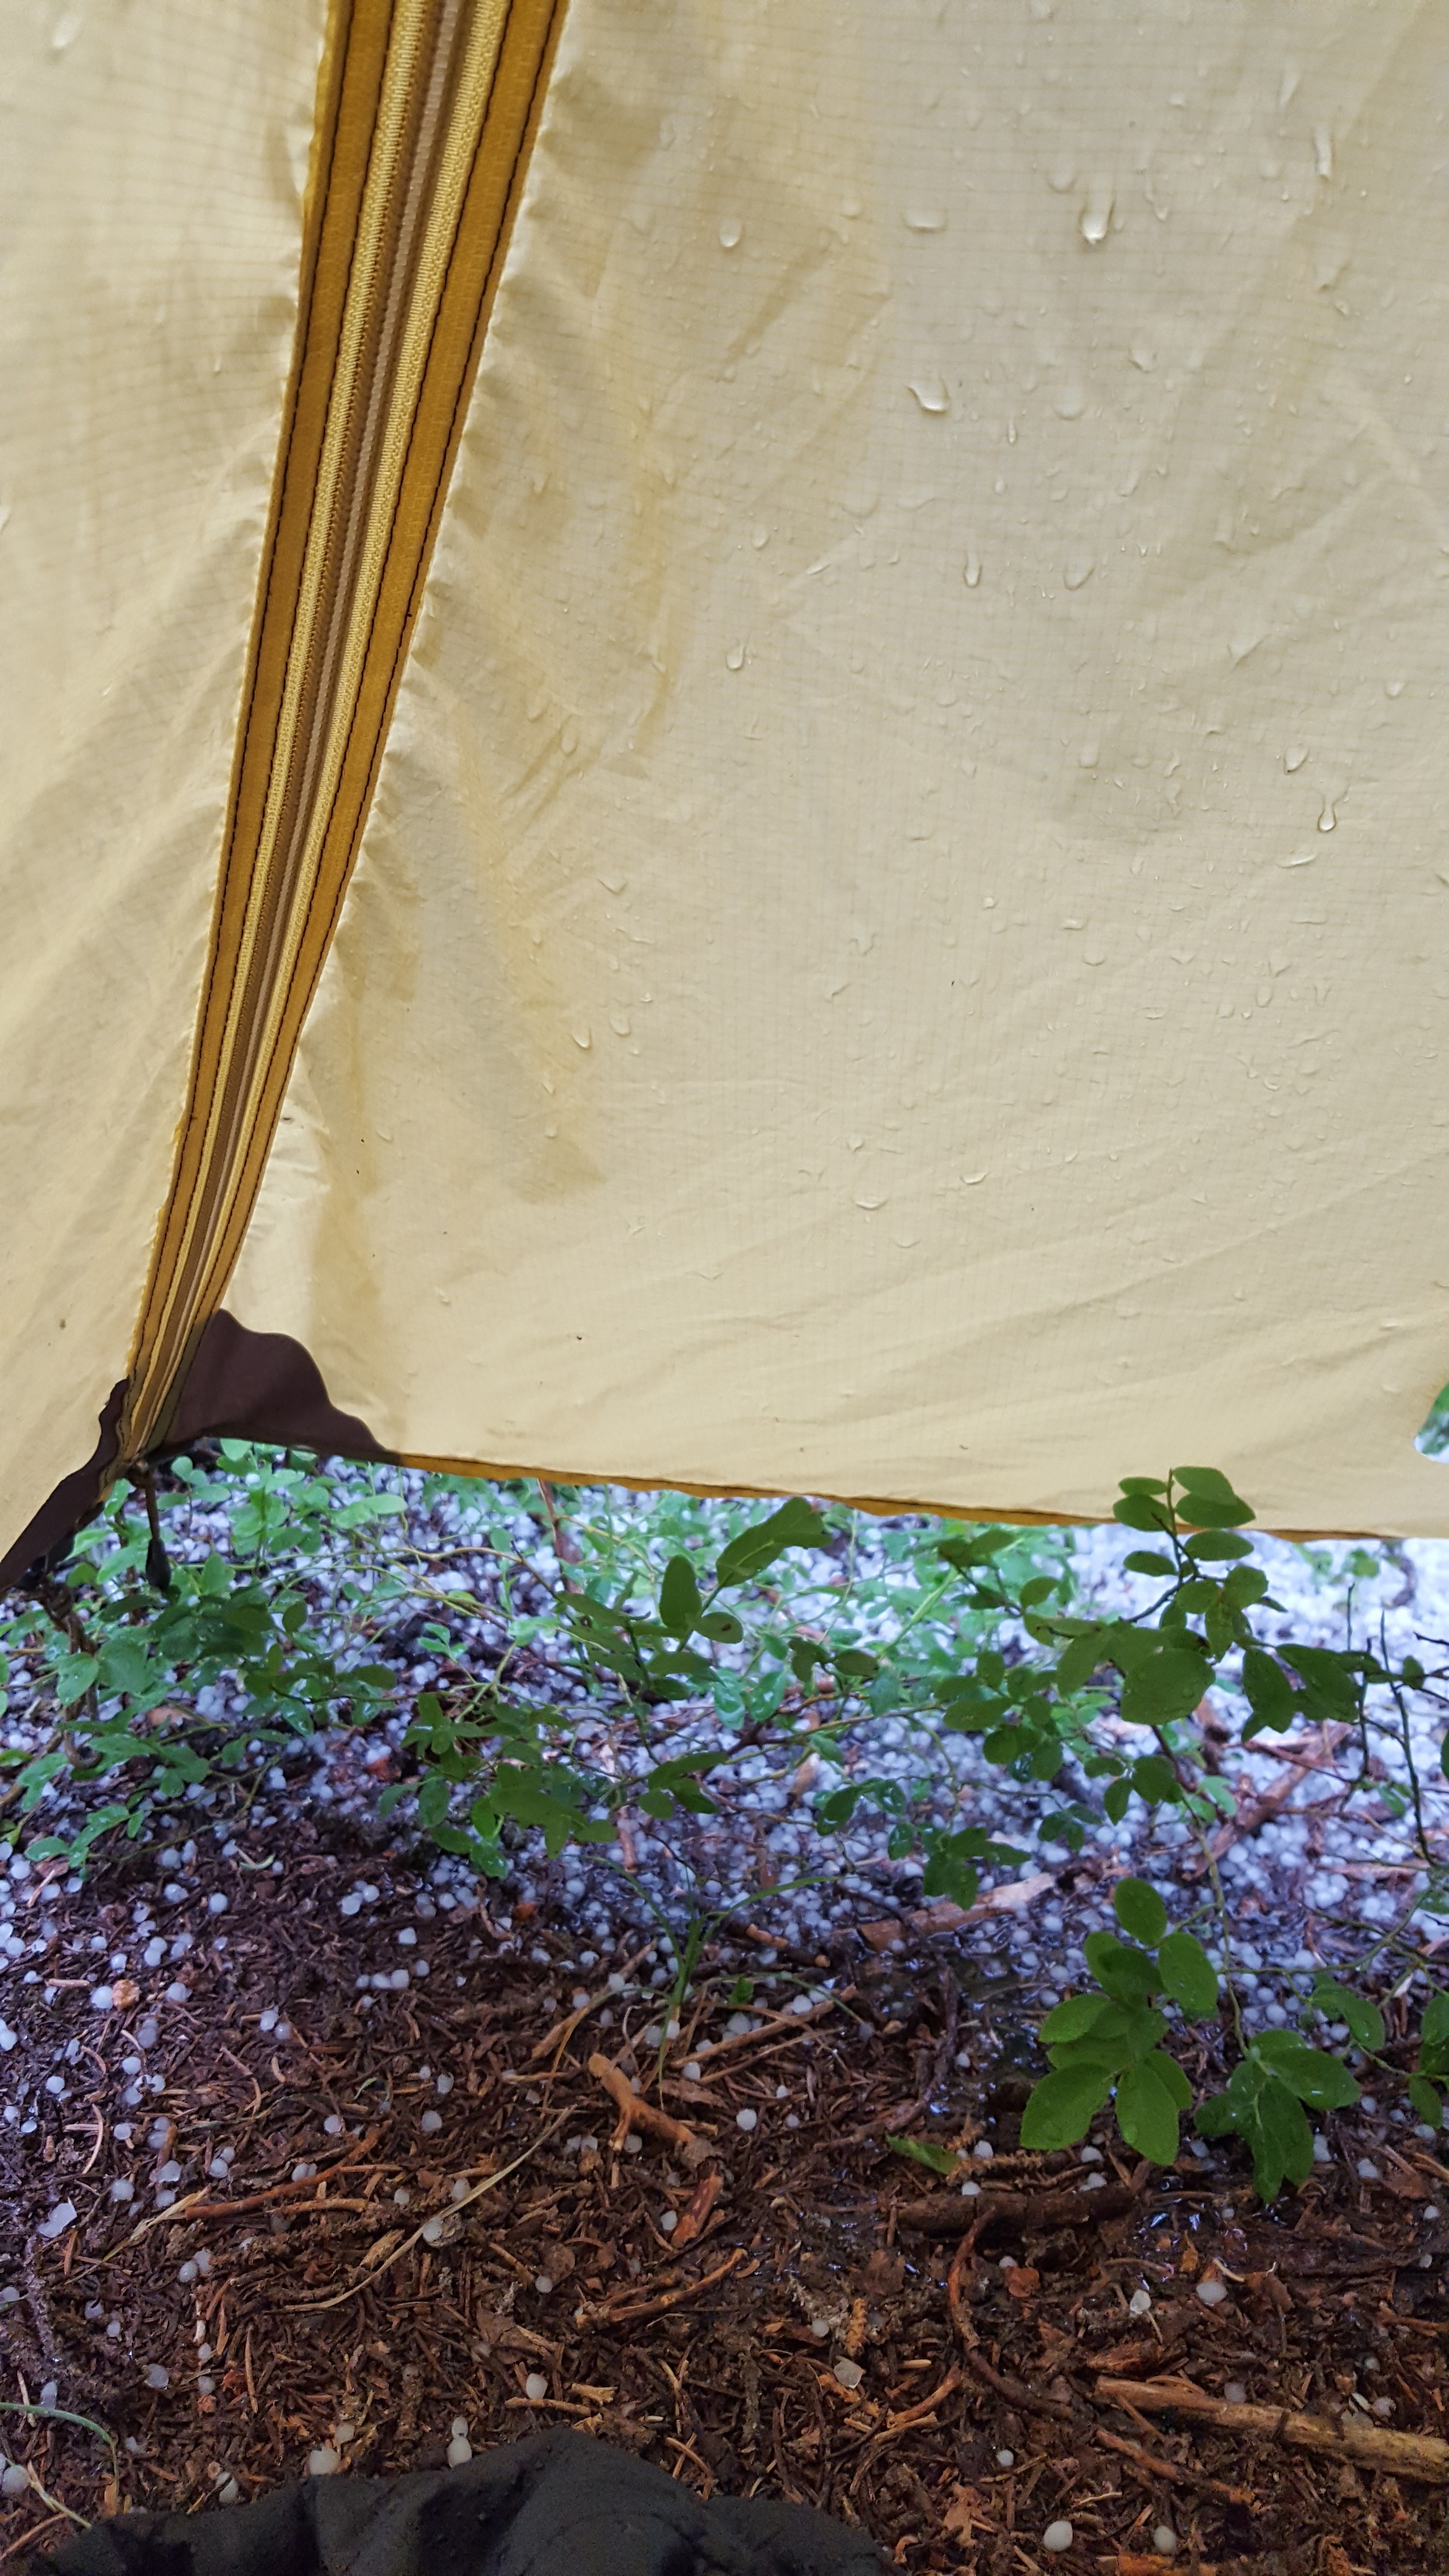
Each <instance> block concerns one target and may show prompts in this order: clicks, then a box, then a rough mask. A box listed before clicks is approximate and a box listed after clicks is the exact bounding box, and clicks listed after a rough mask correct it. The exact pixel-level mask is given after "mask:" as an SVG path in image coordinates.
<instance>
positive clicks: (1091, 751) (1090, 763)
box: [1077, 742, 1102, 769]
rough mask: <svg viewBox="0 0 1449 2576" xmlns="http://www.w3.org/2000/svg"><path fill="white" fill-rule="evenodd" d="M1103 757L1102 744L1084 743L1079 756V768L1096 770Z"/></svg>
mask: <svg viewBox="0 0 1449 2576" xmlns="http://www.w3.org/2000/svg"><path fill="white" fill-rule="evenodd" d="M1101 757H1102V746H1101V744H1100V743H1098V742H1084V743H1083V745H1082V748H1081V750H1080V751H1079V752H1078V754H1077V767H1078V768H1079V769H1095V768H1096V766H1097V763H1098V761H1099V760H1100V759H1101Z"/></svg>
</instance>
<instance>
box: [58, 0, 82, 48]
mask: <svg viewBox="0 0 1449 2576" xmlns="http://www.w3.org/2000/svg"><path fill="white" fill-rule="evenodd" d="M80 31H81V13H80V11H79V9H67V10H66V11H65V13H64V15H63V16H62V17H59V18H57V20H56V22H55V26H54V29H53V30H52V33H51V39H50V49H51V52H52V53H55V54H63V53H64V52H65V50H66V48H67V46H69V45H73V44H74V43H75V40H76V38H77V36H78V35H79V34H80Z"/></svg>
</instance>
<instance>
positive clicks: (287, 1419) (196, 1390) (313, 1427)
mask: <svg viewBox="0 0 1449 2576" xmlns="http://www.w3.org/2000/svg"><path fill="white" fill-rule="evenodd" d="M207 1434H212V1435H214V1436H218V1437H220V1438H222V1439H226V1440H274V1441H276V1442H277V1443H278V1444H279V1445H281V1446H283V1447H291V1448H297V1449H316V1450H318V1451H320V1452H321V1454H322V1455H323V1456H324V1457H332V1458H372V1459H376V1460H379V1461H381V1462H383V1463H389V1462H391V1459H392V1452H391V1450H388V1449H384V1448H383V1447H382V1445H381V1443H380V1442H379V1441H376V1440H374V1438H373V1436H372V1433H371V1432H370V1431H369V1430H368V1427H367V1425H366V1423H365V1422H361V1421H359V1419H358V1417H357V1415H356V1414H354V1413H339V1411H338V1409H337V1407H336V1405H335V1404H333V1402H332V1400H331V1398H330V1397H329V1395H328V1393H327V1388H326V1384H325V1382H324V1380H323V1376H322V1372H321V1370H320V1369H319V1367H318V1366H317V1363H316V1361H315V1360H314V1359H313V1357H312V1355H311V1353H310V1351H308V1350H306V1349H305V1348H304V1347H303V1345H302V1343H301V1342H295V1341H293V1339H292V1336H291V1334H290V1333H253V1332H250V1331H248V1329H247V1326H246V1325H245V1324H239V1323H238V1322H237V1319H236V1317H235V1315H228V1314H227V1313H226V1311H225V1309H224V1308H223V1310H222V1312H221V1313H220V1314H217V1315H213V1316H212V1318H211V1321H210V1323H209V1324H208V1325H207V1327H206V1329H205V1331H204V1332H203V1334H202V1336H201V1339H200V1341H199V1342H198V1344H197V1347H196V1356H195V1358H194V1359H193V1361H192V1363H191V1366H190V1368H189V1369H188V1370H187V1372H186V1375H185V1377H184V1378H183V1380H182V1384H181V1392H180V1394H179V1396H178V1397H177V1399H176V1405H175V1408H174V1410H173V1412H172V1416H171V1421H170V1425H169V1427H168V1429H167V1434H166V1441H165V1446H166V1448H167V1449H184V1448H186V1447H187V1446H188V1444H189V1443H190V1442H191V1441H193V1440H200V1439H202V1438H203V1437H205V1436H206V1435H207Z"/></svg>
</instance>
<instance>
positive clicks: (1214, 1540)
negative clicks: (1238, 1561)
mask: <svg viewBox="0 0 1449 2576" xmlns="http://www.w3.org/2000/svg"><path fill="white" fill-rule="evenodd" d="M1183 1545H1184V1547H1185V1548H1186V1551H1187V1553H1188V1555H1189V1556H1190V1557H1193V1558H1195V1559H1196V1561H1197V1563H1198V1564H1199V1565H1222V1564H1226V1563H1227V1561H1228V1560H1229V1558H1231V1557H1235V1556H1251V1555H1252V1553H1253V1542H1252V1540H1251V1539H1250V1538H1239V1536H1238V1534H1237V1531H1236V1530H1196V1531H1194V1533H1193V1535H1192V1537H1191V1538H1189V1539H1185V1540H1184V1541H1183Z"/></svg>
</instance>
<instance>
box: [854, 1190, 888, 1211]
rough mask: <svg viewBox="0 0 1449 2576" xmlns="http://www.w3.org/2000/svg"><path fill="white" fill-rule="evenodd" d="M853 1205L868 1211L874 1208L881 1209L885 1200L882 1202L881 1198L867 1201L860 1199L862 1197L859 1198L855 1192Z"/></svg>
mask: <svg viewBox="0 0 1449 2576" xmlns="http://www.w3.org/2000/svg"><path fill="white" fill-rule="evenodd" d="M855 1204H856V1206H857V1207H858V1208H869V1209H874V1208H883V1207H884V1206H885V1200H884V1199H883V1198H882V1199H868V1198H862V1196H861V1194H860V1192H859V1191H858V1190H857V1192H856V1194H855Z"/></svg>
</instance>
